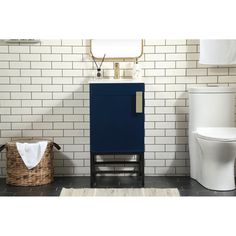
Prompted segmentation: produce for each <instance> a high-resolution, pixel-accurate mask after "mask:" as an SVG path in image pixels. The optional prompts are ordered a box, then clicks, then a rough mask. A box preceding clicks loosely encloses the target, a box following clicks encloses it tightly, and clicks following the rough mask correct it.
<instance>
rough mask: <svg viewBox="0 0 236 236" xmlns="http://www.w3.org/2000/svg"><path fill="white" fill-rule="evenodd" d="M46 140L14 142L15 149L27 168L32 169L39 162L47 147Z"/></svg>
mask: <svg viewBox="0 0 236 236" xmlns="http://www.w3.org/2000/svg"><path fill="white" fill-rule="evenodd" d="M47 144H48V142H47V141H40V142H37V143H19V142H16V146H17V150H18V152H19V154H20V156H21V158H22V160H23V162H24V163H25V165H26V167H27V168H28V169H32V168H34V167H35V166H37V165H38V164H39V162H40V161H41V159H42V158H43V155H44V152H45V150H46V148H47Z"/></svg>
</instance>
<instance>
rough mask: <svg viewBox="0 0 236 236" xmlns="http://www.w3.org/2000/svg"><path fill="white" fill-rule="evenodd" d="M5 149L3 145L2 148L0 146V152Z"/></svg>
mask: <svg viewBox="0 0 236 236" xmlns="http://www.w3.org/2000/svg"><path fill="white" fill-rule="evenodd" d="M5 147H6V145H5V144H3V145H2V146H0V152H1V151H2V150H3V149H4V148H5Z"/></svg>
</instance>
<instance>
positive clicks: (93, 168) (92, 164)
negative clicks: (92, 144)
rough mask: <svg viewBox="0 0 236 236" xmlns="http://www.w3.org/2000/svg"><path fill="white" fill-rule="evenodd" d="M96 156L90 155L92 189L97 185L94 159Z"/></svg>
mask: <svg viewBox="0 0 236 236" xmlns="http://www.w3.org/2000/svg"><path fill="white" fill-rule="evenodd" d="M95 157H96V155H94V154H93V153H90V187H91V188H93V187H94V185H95V166H94V162H95V160H94V158H95Z"/></svg>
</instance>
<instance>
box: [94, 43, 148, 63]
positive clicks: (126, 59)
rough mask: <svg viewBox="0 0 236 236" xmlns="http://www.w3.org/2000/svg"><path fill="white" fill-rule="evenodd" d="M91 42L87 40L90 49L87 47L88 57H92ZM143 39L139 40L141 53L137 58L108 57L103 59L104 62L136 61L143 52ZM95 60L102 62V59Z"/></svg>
mask: <svg viewBox="0 0 236 236" xmlns="http://www.w3.org/2000/svg"><path fill="white" fill-rule="evenodd" d="M92 42H93V40H92V39H89V45H90V47H89V55H90V57H92V55H93V53H92V50H91V49H92ZM143 48H144V39H141V53H140V55H139V56H137V57H115V58H114V57H111V58H108V57H106V58H105V59H104V61H120V60H125V61H129V60H132V61H133V60H136V59H138V58H140V57H141V56H142V55H143V51H144V49H143ZM94 58H95V59H97V60H98V61H100V60H102V58H100V57H94Z"/></svg>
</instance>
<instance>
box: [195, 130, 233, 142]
mask: <svg viewBox="0 0 236 236" xmlns="http://www.w3.org/2000/svg"><path fill="white" fill-rule="evenodd" d="M196 134H197V135H198V137H199V138H203V139H208V140H213V141H214V140H215V141H236V128H234V127H209V128H197V130H196Z"/></svg>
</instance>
